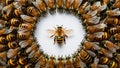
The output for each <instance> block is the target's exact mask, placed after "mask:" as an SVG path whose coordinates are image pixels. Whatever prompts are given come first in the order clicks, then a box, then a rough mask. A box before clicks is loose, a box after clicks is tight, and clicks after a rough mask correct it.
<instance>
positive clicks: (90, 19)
mask: <svg viewBox="0 0 120 68" xmlns="http://www.w3.org/2000/svg"><path fill="white" fill-rule="evenodd" d="M93 14H95V13H93ZM83 18H85V20H84V23H85V24H86V25H94V24H98V23H99V22H100V17H98V16H91V15H89V14H83Z"/></svg>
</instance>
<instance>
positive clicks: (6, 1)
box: [5, 0, 14, 5]
mask: <svg viewBox="0 0 120 68" xmlns="http://www.w3.org/2000/svg"><path fill="white" fill-rule="evenodd" d="M12 2H14V0H5V4H6V5H9V4H11V3H12Z"/></svg>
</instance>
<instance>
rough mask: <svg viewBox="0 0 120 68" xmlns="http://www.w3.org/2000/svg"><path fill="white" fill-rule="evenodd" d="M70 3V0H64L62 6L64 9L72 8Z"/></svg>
mask: <svg viewBox="0 0 120 68" xmlns="http://www.w3.org/2000/svg"><path fill="white" fill-rule="evenodd" d="M71 5H72V1H71V0H66V1H65V4H64V8H65V9H66V10H69V9H71V8H72V7H71Z"/></svg>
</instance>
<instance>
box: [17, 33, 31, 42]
mask: <svg viewBox="0 0 120 68" xmlns="http://www.w3.org/2000/svg"><path fill="white" fill-rule="evenodd" d="M30 35H31V33H30V32H29V31H19V32H18V34H17V39H20V40H25V39H28V38H29V37H30Z"/></svg>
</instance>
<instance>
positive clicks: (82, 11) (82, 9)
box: [78, 2, 90, 14]
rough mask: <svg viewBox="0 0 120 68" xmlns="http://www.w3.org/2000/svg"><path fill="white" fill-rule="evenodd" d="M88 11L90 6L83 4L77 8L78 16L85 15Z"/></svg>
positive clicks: (86, 3)
mask: <svg viewBox="0 0 120 68" xmlns="http://www.w3.org/2000/svg"><path fill="white" fill-rule="evenodd" d="M89 9H90V4H89V3H88V2H85V3H84V4H82V5H81V6H80V7H79V8H78V14H85V13H86V12H87V11H88V10H89Z"/></svg>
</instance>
